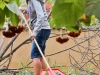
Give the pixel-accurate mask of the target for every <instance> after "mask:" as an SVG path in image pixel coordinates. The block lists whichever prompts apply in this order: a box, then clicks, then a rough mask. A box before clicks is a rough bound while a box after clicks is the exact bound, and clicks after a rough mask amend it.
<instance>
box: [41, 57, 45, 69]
mask: <svg viewBox="0 0 100 75" xmlns="http://www.w3.org/2000/svg"><path fill="white" fill-rule="evenodd" d="M40 61H41V64H42V69H46V64H45V62H44V59H43V58H42V57H41V58H40Z"/></svg>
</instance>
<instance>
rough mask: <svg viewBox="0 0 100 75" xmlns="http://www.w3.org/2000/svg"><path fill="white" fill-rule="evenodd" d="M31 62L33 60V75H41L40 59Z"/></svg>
mask: <svg viewBox="0 0 100 75" xmlns="http://www.w3.org/2000/svg"><path fill="white" fill-rule="evenodd" d="M32 60H33V69H34V75H41V71H42V64H41V61H40V58H33V59H32Z"/></svg>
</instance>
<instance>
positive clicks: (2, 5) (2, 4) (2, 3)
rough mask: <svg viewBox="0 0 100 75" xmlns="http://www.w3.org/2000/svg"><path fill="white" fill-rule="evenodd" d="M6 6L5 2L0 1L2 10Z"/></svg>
mask: <svg viewBox="0 0 100 75" xmlns="http://www.w3.org/2000/svg"><path fill="white" fill-rule="evenodd" d="M5 6H6V3H5V2H3V1H0V8H1V9H2V10H3V9H4V8H5Z"/></svg>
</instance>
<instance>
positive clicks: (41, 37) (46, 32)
mask: <svg viewBox="0 0 100 75" xmlns="http://www.w3.org/2000/svg"><path fill="white" fill-rule="evenodd" d="M50 33H51V29H41V30H40V31H39V33H38V34H37V36H36V37H35V39H36V41H37V43H38V45H39V47H40V49H41V50H42V53H43V54H44V55H45V48H46V40H47V39H48V38H49V36H50ZM40 57H41V54H40V52H39V50H38V48H37V46H36V44H35V42H34V40H33V41H32V50H31V59H32V58H40Z"/></svg>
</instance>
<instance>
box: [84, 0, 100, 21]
mask: <svg viewBox="0 0 100 75" xmlns="http://www.w3.org/2000/svg"><path fill="white" fill-rule="evenodd" d="M86 15H87V16H91V15H95V17H96V18H98V19H99V20H100V1H98V2H96V3H95V4H94V5H92V6H91V7H87V8H86Z"/></svg>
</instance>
